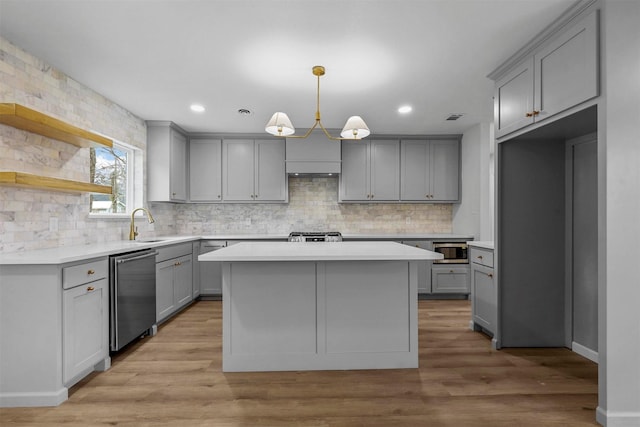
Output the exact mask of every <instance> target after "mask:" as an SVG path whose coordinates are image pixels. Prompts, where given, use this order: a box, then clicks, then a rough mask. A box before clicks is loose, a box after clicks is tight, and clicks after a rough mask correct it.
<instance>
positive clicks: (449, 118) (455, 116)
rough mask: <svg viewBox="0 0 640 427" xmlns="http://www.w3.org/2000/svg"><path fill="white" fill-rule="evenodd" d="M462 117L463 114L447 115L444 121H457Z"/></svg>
mask: <svg viewBox="0 0 640 427" xmlns="http://www.w3.org/2000/svg"><path fill="white" fill-rule="evenodd" d="M462 116H464V114H463V113H451V114H449V117H447V118H446V119H445V120H449V121H453V120H458V119H459V118H460V117H462Z"/></svg>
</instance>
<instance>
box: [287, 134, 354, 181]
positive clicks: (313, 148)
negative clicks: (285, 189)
mask: <svg viewBox="0 0 640 427" xmlns="http://www.w3.org/2000/svg"><path fill="white" fill-rule="evenodd" d="M304 132H305V131H304V130H300V131H299V133H300V134H301V135H302V134H304ZM285 161H286V171H287V173H288V174H299V175H327V174H334V175H335V174H339V173H340V171H341V169H342V149H341V145H340V141H331V140H329V139H327V137H326V135H325V134H324V133H323V132H322V131H321V130H319V131H316V130H314V131H313V132H311V135H309V137H307V138H304V139H296V138H287V145H286V158H285Z"/></svg>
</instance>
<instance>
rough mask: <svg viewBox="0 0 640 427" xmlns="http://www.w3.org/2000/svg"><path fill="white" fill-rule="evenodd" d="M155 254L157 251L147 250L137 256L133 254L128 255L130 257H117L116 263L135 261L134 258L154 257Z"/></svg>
mask: <svg viewBox="0 0 640 427" xmlns="http://www.w3.org/2000/svg"><path fill="white" fill-rule="evenodd" d="M156 255H158V251H155V250H154V251H153V252H147V253H144V254H141V255H137V256H133V257H130V258H120V259H117V260H116V263H117V264H122V263H125V262H129V261H135V260H138V259H143V258H149V257H155V256H156Z"/></svg>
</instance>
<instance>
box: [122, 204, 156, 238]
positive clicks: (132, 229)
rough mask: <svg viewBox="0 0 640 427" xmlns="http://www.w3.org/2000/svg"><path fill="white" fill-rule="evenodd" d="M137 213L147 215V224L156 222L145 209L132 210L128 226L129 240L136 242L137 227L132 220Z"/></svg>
mask: <svg viewBox="0 0 640 427" xmlns="http://www.w3.org/2000/svg"><path fill="white" fill-rule="evenodd" d="M138 211H144V212H146V213H147V216H148V217H149V224H151V223H154V222H156V220H155V219H153V215H151V212H149V211H148V210H147V209H145V208H137V209H134V210H133V212H131V225H130V226H129V240H136V236H137V235H138V227H136V226H135V223H134V219H133V216H134V215H135V214H136V212H138Z"/></svg>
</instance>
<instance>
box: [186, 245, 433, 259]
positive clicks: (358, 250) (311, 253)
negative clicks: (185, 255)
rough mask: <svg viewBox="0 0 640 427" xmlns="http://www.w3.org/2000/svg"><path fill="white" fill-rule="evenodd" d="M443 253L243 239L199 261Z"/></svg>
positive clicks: (430, 255)
mask: <svg viewBox="0 0 640 427" xmlns="http://www.w3.org/2000/svg"><path fill="white" fill-rule="evenodd" d="M442 258H443V255H442V254H439V253H435V252H431V251H427V250H424V249H419V248H415V247H413V246H408V245H403V244H400V243H395V242H244V243H238V244H235V245H232V246H227V247H226V248H222V249H219V250H216V251H213V252H209V253H206V254H203V255H200V256H199V257H198V261H389V260H407V261H421V260H436V259H442Z"/></svg>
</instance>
